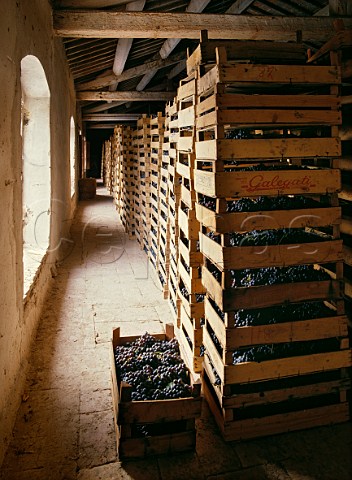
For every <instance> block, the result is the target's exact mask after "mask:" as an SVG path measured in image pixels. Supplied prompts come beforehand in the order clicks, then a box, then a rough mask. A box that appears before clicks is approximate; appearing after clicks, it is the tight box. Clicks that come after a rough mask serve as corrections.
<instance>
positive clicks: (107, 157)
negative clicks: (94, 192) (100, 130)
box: [103, 139, 111, 192]
mask: <svg viewBox="0 0 352 480" xmlns="http://www.w3.org/2000/svg"><path fill="white" fill-rule="evenodd" d="M104 145H105V147H104V159H103V162H104V172H105V176H104V185H105V187H106V189H107V190H108V192H110V187H111V140H110V139H109V140H106V141H105V143H104Z"/></svg>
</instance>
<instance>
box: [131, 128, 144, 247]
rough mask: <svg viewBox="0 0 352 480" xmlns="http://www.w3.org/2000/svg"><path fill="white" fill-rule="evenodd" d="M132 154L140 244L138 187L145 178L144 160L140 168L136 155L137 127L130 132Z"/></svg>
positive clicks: (140, 198) (140, 199)
mask: <svg viewBox="0 0 352 480" xmlns="http://www.w3.org/2000/svg"><path fill="white" fill-rule="evenodd" d="M132 155H133V179H134V184H135V189H134V219H135V225H136V231H135V233H136V239H137V241H138V243H139V244H140V245H141V244H142V240H141V238H142V237H141V232H142V217H141V205H142V203H141V202H142V192H141V189H140V185H141V180H143V181H144V178H145V168H144V161H143V165H142V168H140V166H141V165H140V162H139V157H138V129H137V128H135V129H134V130H133V132H132Z"/></svg>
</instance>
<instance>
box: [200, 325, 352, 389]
mask: <svg viewBox="0 0 352 480" xmlns="http://www.w3.org/2000/svg"><path fill="white" fill-rule="evenodd" d="M203 344H204V347H205V349H206V352H207V355H208V356H209V358H210V360H211V363H212V364H213V365H214V367H215V370H216V371H217V373H218V375H219V377H220V380H221V382H222V383H224V384H229V383H231V384H233V383H245V382H258V381H264V380H273V379H277V378H283V377H290V376H297V375H307V374H312V373H317V372H323V371H326V370H336V369H341V368H349V367H351V365H352V351H351V349H350V348H349V343H348V339H346V338H344V339H342V340H341V342H340V345H341V350H338V351H333V352H328V353H316V354H310V355H301V356H296V357H286V358H280V359H277V360H267V361H264V362H260V363H258V362H245V363H239V364H236V365H233V364H225V363H224V361H223V358H222V356H221V355H220V353H219V352H218V350H217V349H216V347H215V345H214V343H213V340H212V338H211V337H210V335H209V333H208V331H207V330H206V329H203Z"/></svg>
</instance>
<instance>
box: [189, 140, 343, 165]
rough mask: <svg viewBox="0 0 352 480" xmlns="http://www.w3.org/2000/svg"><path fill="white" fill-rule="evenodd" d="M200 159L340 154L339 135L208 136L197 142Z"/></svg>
mask: <svg viewBox="0 0 352 480" xmlns="http://www.w3.org/2000/svg"><path fill="white" fill-rule="evenodd" d="M195 148H196V156H197V159H205V160H207V159H210V160H230V159H246V158H262V159H263V158H303V157H330V156H332V157H338V156H340V155H341V140H340V139H339V138H282V139H265V140H262V139H249V140H232V139H222V140H206V141H203V142H196V147H195Z"/></svg>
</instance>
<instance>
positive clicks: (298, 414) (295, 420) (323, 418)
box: [203, 361, 349, 441]
mask: <svg viewBox="0 0 352 480" xmlns="http://www.w3.org/2000/svg"><path fill="white" fill-rule="evenodd" d="M205 365H207V364H206V361H205ZM209 372H211V367H210V368H209V369H208V368H207V366H206V367H205V369H204V373H203V393H204V398H205V399H206V400H207V403H208V405H209V408H210V410H211V412H212V414H213V415H214V419H215V421H216V423H217V424H218V427H219V429H220V431H221V433H222V436H223V438H224V440H225V441H235V440H242V439H250V438H257V437H264V436H265V437H266V436H268V435H274V434H278V433H283V432H290V431H294V430H303V429H307V428H313V427H320V426H323V425H332V424H335V423H344V422H347V421H348V420H349V405H348V402H346V390H347V389H348V388H349V382H348V380H346V382H347V384H346V385H344V381H343V380H338V381H337V382H330V383H328V385H324V386H323V387H321V386H319V385H318V386H316V387H315V390H314V386H312V385H308V386H302V387H301V388H299V387H297V388H293V389H292V391H289V389H286V391H284V393H285V394H286V396H287V397H288V400H287V398H286V399H285V400H283V401H281V402H280V399H281V398H282V393H283V390H282V389H278V390H275V391H273V392H271V394H270V393H269V394H268V396H269V405H260V406H259V407H258V405H256V404H255V400H254V405H251V406H250V407H247V408H241V407H240V408H226V409H224V408H221V406H220V404H219V401H218V398H217V395H216V391H215V389H214V385H213V382H214V381H216V379H215V378H214V377H212V375H211V374H210V375H209V374H208V373H209ZM327 396H328V397H329V398H327ZM262 397H263V393H262V392H261V391H259V392H257V393H255V394H252V395H251V398H252V399H258V398H259V399H261V398H262ZM273 399H275V400H276V401H275V400H274V401H273ZM237 407H238V405H237Z"/></svg>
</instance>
